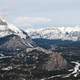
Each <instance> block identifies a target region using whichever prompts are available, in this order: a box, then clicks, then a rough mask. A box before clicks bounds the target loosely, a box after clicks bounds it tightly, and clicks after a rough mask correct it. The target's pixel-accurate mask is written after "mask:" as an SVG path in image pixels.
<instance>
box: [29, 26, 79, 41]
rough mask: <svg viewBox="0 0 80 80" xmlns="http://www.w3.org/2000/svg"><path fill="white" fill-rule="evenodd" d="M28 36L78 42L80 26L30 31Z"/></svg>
mask: <svg viewBox="0 0 80 80" xmlns="http://www.w3.org/2000/svg"><path fill="white" fill-rule="evenodd" d="M29 35H30V36H31V37H32V38H33V39H34V38H44V39H51V40H52V39H61V40H72V41H79V40H80V26H74V27H65V26H64V27H62V26H61V27H48V28H42V29H37V30H32V31H31V32H30V33H29Z"/></svg>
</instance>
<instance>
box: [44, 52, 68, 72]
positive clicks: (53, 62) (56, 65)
mask: <svg viewBox="0 0 80 80" xmlns="http://www.w3.org/2000/svg"><path fill="white" fill-rule="evenodd" d="M49 57H50V58H49V60H48V61H46V62H45V64H44V66H43V68H44V69H46V70H48V71H52V70H60V69H65V68H66V66H67V61H66V60H65V59H64V58H63V57H62V56H61V55H60V54H59V53H53V54H51V55H50V56H49Z"/></svg>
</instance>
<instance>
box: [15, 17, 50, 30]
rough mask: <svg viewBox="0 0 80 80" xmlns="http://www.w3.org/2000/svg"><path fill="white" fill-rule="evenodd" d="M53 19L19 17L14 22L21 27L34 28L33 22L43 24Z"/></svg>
mask: <svg viewBox="0 0 80 80" xmlns="http://www.w3.org/2000/svg"><path fill="white" fill-rule="evenodd" d="M50 21H51V19H49V18H43V17H22V16H21V17H17V18H16V20H15V21H14V23H15V24H16V25H17V26H18V27H19V28H21V29H24V30H26V29H32V28H33V24H43V23H48V22H50Z"/></svg>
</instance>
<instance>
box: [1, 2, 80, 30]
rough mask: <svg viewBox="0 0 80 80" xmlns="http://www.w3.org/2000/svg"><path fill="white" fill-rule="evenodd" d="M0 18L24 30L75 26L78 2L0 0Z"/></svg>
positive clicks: (79, 12)
mask: <svg viewBox="0 0 80 80" xmlns="http://www.w3.org/2000/svg"><path fill="white" fill-rule="evenodd" d="M0 16H5V17H7V19H8V20H9V21H10V22H11V23H14V24H15V25H17V26H20V27H22V28H24V29H25V28H26V27H34V28H39V27H40V26H42V25H44V26H43V27H45V25H47V24H49V25H61V24H62V25H76V24H80V0H0ZM32 25H33V26H32Z"/></svg>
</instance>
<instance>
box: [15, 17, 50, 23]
mask: <svg viewBox="0 0 80 80" xmlns="http://www.w3.org/2000/svg"><path fill="white" fill-rule="evenodd" d="M50 21H51V19H49V18H43V17H18V18H17V19H16V22H18V23H30V24H32V23H48V22H50Z"/></svg>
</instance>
